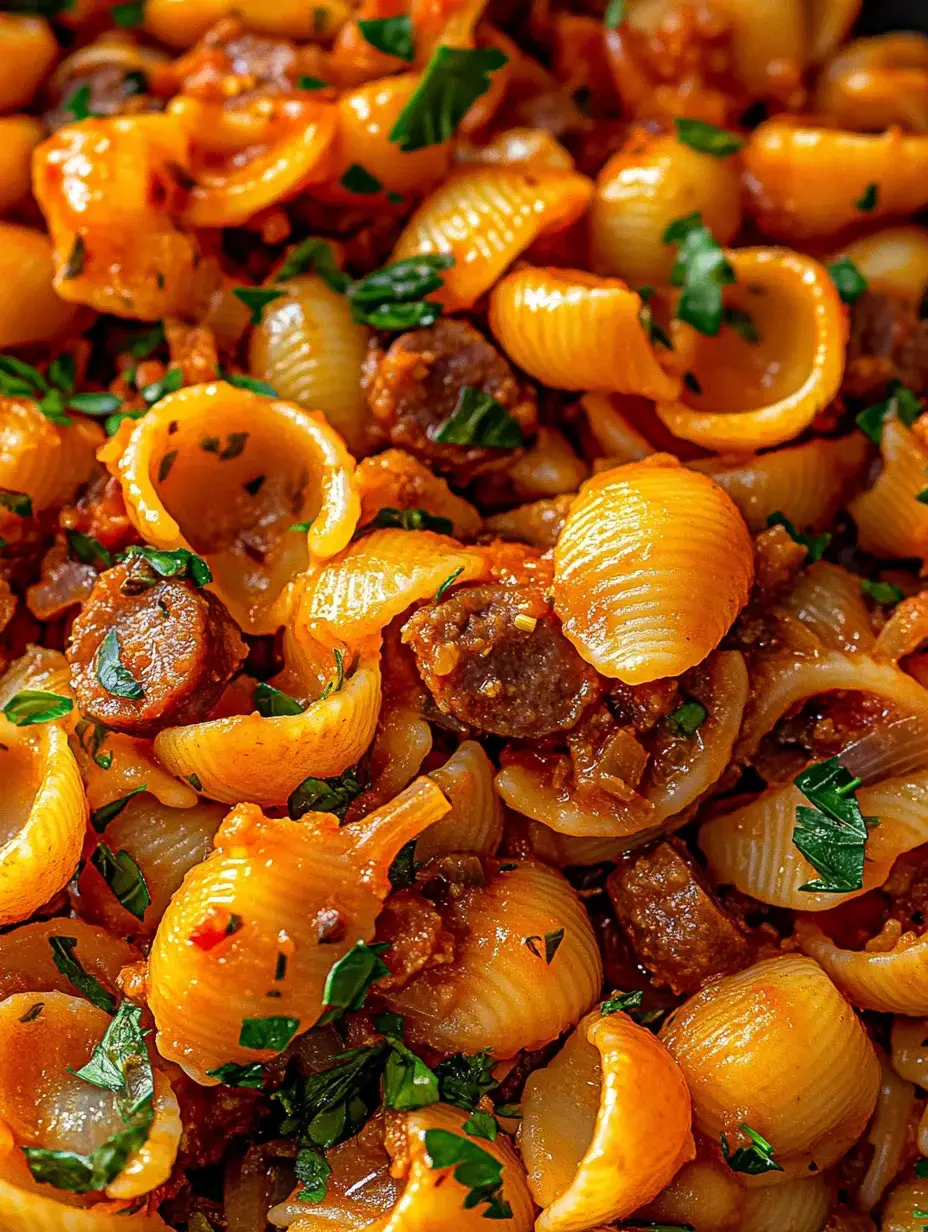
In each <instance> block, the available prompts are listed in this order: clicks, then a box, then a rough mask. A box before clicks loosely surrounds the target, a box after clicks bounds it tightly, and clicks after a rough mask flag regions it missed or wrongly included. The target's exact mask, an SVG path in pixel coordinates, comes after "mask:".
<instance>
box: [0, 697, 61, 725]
mask: <svg viewBox="0 0 928 1232" xmlns="http://www.w3.org/2000/svg"><path fill="white" fill-rule="evenodd" d="M73 706H74V703H73V702H72V701H71V699H70V697H62V696H61V695H60V694H58V693H45V692H43V691H42V690H41V689H23V690H22V691H21V692H19V693H16V694H14V696H13V697H11V698H10V700H9V701H8V702H7V703H6V705H5V706H4V707H3V713H4V714H5V715H6V717H7V719H9V721H10V722H11V723H14V724H15V725H16V726H17V727H32V726H33V724H35V723H50V722H53V721H54V720H55V719H61V718H63V717H64V716H65V715H66V714H70V713H71V710H72V708H73Z"/></svg>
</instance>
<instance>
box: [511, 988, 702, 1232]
mask: <svg viewBox="0 0 928 1232" xmlns="http://www.w3.org/2000/svg"><path fill="white" fill-rule="evenodd" d="M690 1122H691V1110H690V1095H689V1091H688V1090H687V1086H686V1082H685V1081H684V1079H683V1075H682V1074H681V1072H680V1070H679V1069H678V1067H677V1065H676V1064H675V1063H674V1061H673V1059H672V1058H671V1056H670V1054H669V1053H668V1052H667V1050H666V1048H664V1047H663V1045H662V1044H661V1043H660V1042H659V1041H658V1040H657V1039H656V1038H655V1037H654V1036H653V1035H652V1034H651V1032H650V1031H648V1030H647V1029H646V1028H645V1027H639V1026H637V1025H636V1024H635V1023H634V1022H632V1020H631V1019H630V1018H629V1017H628V1015H627V1014H622V1013H616V1014H609V1015H608V1016H606V1017H602V1016H601V1015H600V1013H599V1011H598V1010H594V1011H593V1013H592V1014H588V1015H587V1016H586V1018H584V1019H583V1020H582V1021H581V1022H580V1024H579V1025H578V1026H577V1029H576V1030H575V1031H574V1033H573V1034H572V1035H571V1036H570V1038H569V1039H568V1041H567V1043H566V1044H565V1045H564V1047H563V1048H562V1049H561V1051H560V1052H559V1053H558V1054H557V1056H556V1057H555V1058H554V1060H553V1061H550V1062H549V1063H548V1065H546V1066H545V1067H544V1069H540V1070H535V1071H534V1073H532V1074H531V1075H530V1076H529V1079H528V1082H527V1083H526V1085H525V1092H524V1094H523V1097H522V1124H521V1127H520V1131H519V1147H520V1149H521V1152H522V1158H523V1159H524V1160H525V1166H526V1169H527V1171H528V1183H529V1187H530V1188H531V1191H532V1196H533V1197H534V1199H535V1201H536V1202H537V1203H538V1204H539V1205H540V1206H541V1207H542V1208H543V1210H542V1213H541V1215H540V1216H539V1218H538V1221H537V1222H536V1224H535V1227H536V1229H537V1232H582V1229H585V1228H589V1227H590V1226H591V1225H592V1224H593V1223H594V1222H598V1221H600V1220H602V1221H605V1220H612V1219H622V1218H624V1217H625V1216H627V1215H630V1214H631V1213H632V1211H635V1210H637V1209H638V1207H640V1206H643V1205H644V1204H645V1203H646V1202H649V1201H650V1200H651V1199H652V1198H653V1197H655V1195H656V1194H657V1193H658V1191H659V1190H661V1189H662V1188H663V1187H664V1186H665V1185H667V1184H668V1183H669V1182H670V1180H671V1178H672V1177H673V1175H674V1173H675V1172H676V1171H677V1170H678V1168H679V1167H680V1166H681V1165H682V1164H685V1163H686V1162H687V1161H688V1160H690V1159H692V1158H693V1156H694V1154H695V1147H694V1145H693V1135H692V1132H691V1130H690Z"/></svg>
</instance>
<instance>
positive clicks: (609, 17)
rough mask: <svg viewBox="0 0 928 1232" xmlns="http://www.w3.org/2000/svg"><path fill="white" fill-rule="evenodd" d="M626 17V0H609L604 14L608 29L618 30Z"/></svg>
mask: <svg viewBox="0 0 928 1232" xmlns="http://www.w3.org/2000/svg"><path fill="white" fill-rule="evenodd" d="M624 18H625V0H609V3H608V4H607V5H606V12H605V14H604V15H603V21H604V22H605V25H606V29H607V30H617V29H618V28H619V26H620V25H621V24H622V22H623V20H624Z"/></svg>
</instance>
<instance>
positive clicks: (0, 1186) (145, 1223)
mask: <svg viewBox="0 0 928 1232" xmlns="http://www.w3.org/2000/svg"><path fill="white" fill-rule="evenodd" d="M135 1206H138V1203H137V1202H127V1203H125V1204H124V1205H121V1206H118V1207H117V1206H110V1208H109V1209H108V1210H107V1209H103V1210H101V1209H100V1206H99V1204H98V1205H97V1207H96V1209H90V1210H88V1209H86V1208H83V1207H74V1206H65V1205H64V1204H63V1203H61V1202H56V1201H55V1199H54V1198H51V1197H49V1196H48V1186H47V1185H41V1186H40V1185H37V1184H35V1182H33V1181H32V1178H31V1177H30V1175H29V1173H28V1172H27V1171H26V1169H25V1168H23V1170H22V1173H21V1174H20V1175H18V1176H17V1177H16V1179H15V1181H14V1180H8V1179H7V1178H6V1177H5V1176H3V1175H0V1219H2V1220H3V1226H4V1228H5V1229H7V1230H8V1232H36V1229H38V1228H41V1229H42V1232H170V1229H169V1228H168V1225H167V1224H166V1223H165V1222H164V1220H163V1219H162V1218H161V1216H160V1215H149V1214H146V1213H145V1211H144V1208H143V1209H142V1210H141V1211H139V1212H137V1213H136V1214H129V1213H128V1212H129V1211H131V1210H132V1208H133V1207H135Z"/></svg>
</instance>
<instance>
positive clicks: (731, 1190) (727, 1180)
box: [642, 1155, 788, 1232]
mask: <svg viewBox="0 0 928 1232" xmlns="http://www.w3.org/2000/svg"><path fill="white" fill-rule="evenodd" d="M787 1183H788V1182H787ZM782 1188H783V1185H778V1186H777V1187H776V1189H777V1190H779V1189H782ZM758 1192H760V1193H766V1192H767V1190H765V1189H764V1190H759V1191H758ZM773 1192H775V1190H774V1191H773ZM744 1199H745V1190H744V1189H743V1188H742V1187H741V1186H740V1185H739V1184H738V1182H737V1181H736V1180H735V1178H734V1174H733V1173H732V1171H731V1169H730V1168H728V1167H726V1166H725V1164H723V1162H722V1160H721V1159H720V1158H719V1157H718V1156H714V1155H713V1156H709V1155H706V1156H704V1157H700V1158H697V1159H694V1160H693V1161H692V1163H688V1164H684V1165H683V1167H682V1168H681V1169H680V1171H679V1172H678V1173H677V1175H676V1176H675V1177H674V1178H673V1180H672V1181H671V1182H670V1184H669V1185H668V1186H667V1188H666V1189H664V1190H663V1191H662V1192H661V1193H659V1194H658V1196H657V1197H656V1198H655V1200H654V1201H653V1202H652V1203H651V1204H650V1205H649V1206H648V1207H646V1208H645V1210H644V1211H643V1212H642V1215H647V1217H648V1218H649V1219H653V1220H657V1221H658V1222H660V1223H669V1224H674V1223H682V1224H690V1225H692V1227H693V1230H694V1232H741V1222H740V1221H741V1210H742V1207H743V1206H744Z"/></svg>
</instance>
